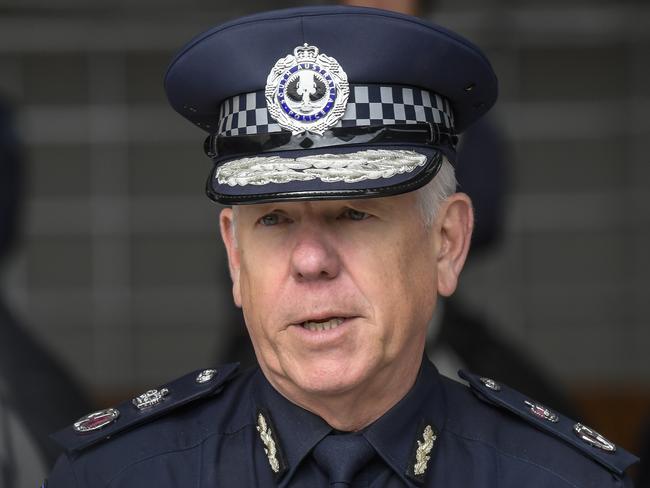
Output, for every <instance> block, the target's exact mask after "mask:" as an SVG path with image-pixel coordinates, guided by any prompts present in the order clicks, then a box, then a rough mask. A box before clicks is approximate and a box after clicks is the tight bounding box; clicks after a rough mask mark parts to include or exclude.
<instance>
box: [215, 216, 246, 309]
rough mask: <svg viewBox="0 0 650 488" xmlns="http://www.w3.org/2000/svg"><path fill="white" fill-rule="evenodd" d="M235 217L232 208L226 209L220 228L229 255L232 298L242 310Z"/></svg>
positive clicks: (239, 260) (239, 261) (220, 217)
mask: <svg viewBox="0 0 650 488" xmlns="http://www.w3.org/2000/svg"><path fill="white" fill-rule="evenodd" d="M234 223H235V222H234V215H233V211H232V209H231V208H224V209H223V210H222V211H221V214H219V227H220V229H221V239H222V240H223V244H224V245H225V246H226V253H227V254H228V268H229V269H230V278H231V279H232V297H233V299H234V301H235V305H237V306H238V307H240V308H241V288H240V283H239V270H240V263H241V259H240V258H241V256H240V254H239V247H238V245H237V238H236V237H235V225H234Z"/></svg>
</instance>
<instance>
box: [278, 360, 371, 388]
mask: <svg viewBox="0 0 650 488" xmlns="http://www.w3.org/2000/svg"><path fill="white" fill-rule="evenodd" d="M369 371H370V367H369V366H368V365H365V364H364V363H363V362H362V361H350V358H349V357H348V358H346V359H345V360H331V359H329V360H328V359H325V360H313V361H309V363H308V364H302V365H301V367H300V368H299V369H297V370H294V371H292V372H291V374H290V377H291V378H292V380H293V382H294V383H295V385H296V386H297V387H298V388H299V389H300V390H302V391H304V392H307V393H311V394H316V395H318V394H321V395H322V394H325V395H327V394H332V395H336V394H341V393H346V392H348V391H351V390H354V389H355V388H358V387H359V386H360V385H362V384H363V383H364V382H365V381H366V380H367V379H368V377H369V376H370V375H369Z"/></svg>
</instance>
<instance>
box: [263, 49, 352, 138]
mask: <svg viewBox="0 0 650 488" xmlns="http://www.w3.org/2000/svg"><path fill="white" fill-rule="evenodd" d="M264 93H265V97H266V106H267V108H268V111H269V113H270V114H271V117H273V118H274V119H275V120H276V121H277V123H278V124H279V125H280V127H282V128H284V129H287V130H290V131H291V132H292V133H293V134H294V135H297V134H301V133H303V132H312V133H314V134H319V135H322V134H323V132H325V131H326V130H327V129H329V128H330V127H332V126H334V125H335V124H336V123H337V122H338V121H339V119H340V118H341V117H343V114H344V113H345V107H346V105H347V103H348V96H349V95H350V86H349V85H348V76H347V75H346V74H345V71H343V69H342V68H341V65H340V64H339V63H338V62H337V61H336V59H334V58H331V57H329V56H326V55H325V54H319V50H318V48H317V47H316V46H310V45H308V44H307V43H305V44H304V45H302V46H298V47H296V48H295V49H294V50H293V54H288V55H287V56H285V57H284V58H281V59H279V60H278V61H277V62H276V63H275V65H274V66H273V68H272V69H271V72H270V73H269V76H268V78H267V79H266V89H265V92H264Z"/></svg>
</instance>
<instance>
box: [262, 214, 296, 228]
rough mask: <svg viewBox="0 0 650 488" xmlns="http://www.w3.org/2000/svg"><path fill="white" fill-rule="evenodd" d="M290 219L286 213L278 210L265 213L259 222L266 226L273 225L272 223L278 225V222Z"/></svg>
mask: <svg viewBox="0 0 650 488" xmlns="http://www.w3.org/2000/svg"><path fill="white" fill-rule="evenodd" d="M288 220H289V219H288V218H287V217H286V216H285V215H282V214H280V213H278V212H271V213H268V214H266V215H263V216H262V217H260V219H259V220H258V223H260V224H261V225H264V226H266V227H269V226H272V225H278V224H281V223H283V222H287V221H288Z"/></svg>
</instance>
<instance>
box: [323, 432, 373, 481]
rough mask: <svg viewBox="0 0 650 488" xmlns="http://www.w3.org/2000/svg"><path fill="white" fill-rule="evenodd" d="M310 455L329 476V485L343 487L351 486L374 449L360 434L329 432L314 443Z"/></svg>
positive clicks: (370, 457)
mask: <svg viewBox="0 0 650 488" xmlns="http://www.w3.org/2000/svg"><path fill="white" fill-rule="evenodd" d="M312 455H313V456H314V459H315V460H316V463H318V465H319V466H320V467H321V468H323V470H324V471H325V472H326V473H327V475H328V476H329V479H330V487H331V488H345V487H348V486H351V484H352V480H353V479H354V476H355V475H356V474H357V473H358V472H359V471H360V470H361V468H363V467H364V466H365V465H366V464H368V461H370V460H371V459H372V457H373V456H374V455H375V451H374V449H373V448H372V446H371V445H370V444H368V441H367V440H366V439H365V438H364V437H363V436H362V435H360V434H340V435H331V434H330V435H328V436H326V437H325V438H324V439H323V440H322V441H320V442H319V443H318V444H317V445H316V447H315V448H314V451H313V453H312Z"/></svg>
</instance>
